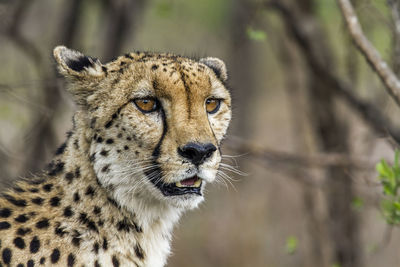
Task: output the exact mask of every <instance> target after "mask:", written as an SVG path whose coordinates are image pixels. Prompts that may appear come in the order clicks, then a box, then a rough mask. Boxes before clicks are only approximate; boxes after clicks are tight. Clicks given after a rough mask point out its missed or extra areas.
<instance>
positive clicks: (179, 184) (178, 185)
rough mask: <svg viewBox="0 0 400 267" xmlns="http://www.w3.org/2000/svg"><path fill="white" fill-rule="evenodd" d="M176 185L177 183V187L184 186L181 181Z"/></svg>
mask: <svg viewBox="0 0 400 267" xmlns="http://www.w3.org/2000/svg"><path fill="white" fill-rule="evenodd" d="M175 185H176V186H177V187H184V186H183V184H181V182H176V183H175Z"/></svg>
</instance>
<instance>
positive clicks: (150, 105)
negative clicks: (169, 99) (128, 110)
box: [133, 98, 158, 113]
mask: <svg viewBox="0 0 400 267" xmlns="http://www.w3.org/2000/svg"><path fill="white" fill-rule="evenodd" d="M133 103H135V105H136V107H137V108H138V109H139V110H140V111H141V112H143V113H149V112H153V111H156V110H157V109H158V102H157V100H156V99H154V98H139V99H135V100H133Z"/></svg>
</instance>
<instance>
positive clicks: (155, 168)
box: [54, 46, 231, 209]
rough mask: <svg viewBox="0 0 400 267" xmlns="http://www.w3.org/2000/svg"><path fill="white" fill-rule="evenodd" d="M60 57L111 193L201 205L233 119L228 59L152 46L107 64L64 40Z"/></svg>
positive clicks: (128, 199)
mask: <svg viewBox="0 0 400 267" xmlns="http://www.w3.org/2000/svg"><path fill="white" fill-rule="evenodd" d="M54 56H55V58H56V61H57V63H58V67H59V70H60V73H61V74H63V75H64V76H65V77H66V78H67V80H68V81H69V91H70V92H71V93H72V95H73V97H74V100H75V102H76V103H77V105H78V107H79V110H78V111H77V113H76V115H75V120H76V121H78V122H77V123H76V124H77V125H78V126H76V127H77V128H79V127H81V131H82V132H84V136H85V138H86V139H87V141H88V142H87V144H88V148H87V151H88V157H90V159H91V161H92V166H93V169H94V173H95V174H96V176H97V179H98V183H99V184H101V185H102V186H103V187H104V188H105V189H106V190H107V192H108V193H109V195H110V196H111V197H112V198H113V199H114V200H116V201H117V202H118V204H119V205H121V206H124V207H126V208H127V209H129V208H130V206H132V205H133V202H141V201H142V202H141V203H143V201H147V202H149V201H150V202H159V203H164V204H167V205H172V206H175V207H178V208H182V209H188V208H193V207H196V206H197V205H198V204H199V203H200V202H201V201H202V200H203V193H204V187H205V185H206V183H211V182H213V181H214V180H215V179H216V175H217V172H218V168H219V164H220V161H221V152H220V149H219V147H220V144H221V140H222V139H223V137H224V135H225V133H226V131H227V128H228V125H229V122H230V119H231V108H230V107H231V98H230V95H229V92H228V90H227V89H226V87H225V82H226V80H227V71H226V68H225V64H224V63H223V62H222V61H221V60H219V59H217V58H203V59H200V60H199V61H194V60H191V59H188V58H185V57H179V56H175V55H171V54H153V53H131V54H126V55H125V56H121V57H119V58H118V59H116V60H114V61H112V62H109V63H107V64H101V63H100V62H99V61H98V60H97V59H95V58H92V57H88V56H85V55H83V54H81V53H80V52H77V51H74V50H70V49H68V48H66V47H62V46H59V47H56V48H55V50H54ZM79 125H81V126H79ZM77 130H79V129H77ZM136 204H137V203H136ZM136 206H137V205H136Z"/></svg>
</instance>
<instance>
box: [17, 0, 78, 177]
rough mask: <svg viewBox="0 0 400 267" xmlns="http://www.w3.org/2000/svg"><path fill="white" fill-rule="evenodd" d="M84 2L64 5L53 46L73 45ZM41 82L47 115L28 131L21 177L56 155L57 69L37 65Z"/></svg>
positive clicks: (75, 0) (37, 116) (58, 103)
mask: <svg viewBox="0 0 400 267" xmlns="http://www.w3.org/2000/svg"><path fill="white" fill-rule="evenodd" d="M82 3H83V1H82V0H72V1H65V2H64V5H65V9H64V10H65V12H64V15H63V17H61V18H60V21H59V25H60V31H58V35H57V36H55V38H54V40H53V42H52V43H53V44H65V45H67V46H73V45H74V37H75V35H76V31H77V29H78V28H79V22H80V15H81V6H82ZM37 68H38V70H39V75H40V78H39V79H40V80H41V81H42V88H43V100H42V103H41V105H42V106H43V107H45V108H46V109H47V114H37V115H36V118H34V119H33V122H32V124H31V126H30V127H29V129H30V130H29V131H28V136H29V138H28V140H27V142H29V143H30V144H31V145H30V146H29V150H28V151H27V153H28V155H27V156H26V157H25V158H26V162H25V164H24V166H23V169H22V172H23V173H22V175H23V176H24V175H27V174H30V173H37V172H38V171H40V170H41V169H43V166H44V164H45V162H46V161H47V160H48V159H49V158H50V157H51V155H52V154H53V153H54V151H55V146H56V136H55V132H54V129H53V124H54V119H55V113H56V110H57V109H59V108H60V107H61V105H60V104H61V95H60V92H59V86H58V83H57V74H56V73H55V70H54V69H49V66H45V65H44V64H39V65H37Z"/></svg>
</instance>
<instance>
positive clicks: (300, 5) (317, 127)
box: [269, 0, 361, 267]
mask: <svg viewBox="0 0 400 267" xmlns="http://www.w3.org/2000/svg"><path fill="white" fill-rule="evenodd" d="M269 3H270V6H272V7H274V8H276V9H277V10H278V11H280V15H281V16H282V19H283V20H284V22H285V24H286V26H287V28H288V30H289V36H290V37H292V38H293V40H294V41H295V43H296V44H297V45H298V47H299V48H300V52H301V54H302V56H303V57H304V59H305V62H306V63H307V64H308V67H309V68H308V70H307V71H306V75H308V82H309V91H308V98H309V100H308V103H309V106H310V110H311V124H312V128H313V131H314V136H315V139H316V142H317V145H318V147H319V150H321V151H324V152H327V153H343V154H348V153H350V149H349V144H348V139H349V134H348V123H347V122H346V120H345V119H344V118H342V117H341V114H340V112H339V110H338V106H337V105H336V103H335V102H336V101H335V100H336V99H335V98H336V97H335V96H336V95H335V91H337V90H335V86H336V85H335V84H334V83H332V82H331V81H330V80H329V77H327V76H326V75H321V72H320V70H319V66H324V67H326V68H328V69H334V67H335V66H334V65H335V64H334V62H333V52H332V50H331V49H330V47H329V45H328V43H327V40H328V39H327V36H326V35H325V34H324V32H323V31H322V30H321V28H319V23H318V21H317V19H316V16H317V14H316V12H315V10H314V8H315V6H316V5H315V1H314V0H299V1H295V2H291V3H292V4H291V5H287V4H284V2H283V1H278V0H275V1H271V2H269ZM349 172H350V170H344V169H343V168H342V167H330V168H328V169H327V170H326V180H325V181H326V184H325V187H324V196H325V199H326V205H327V216H328V218H327V225H326V227H328V230H327V231H328V235H329V239H330V240H331V244H330V245H331V251H332V260H331V262H330V263H328V266H330V265H332V264H338V265H339V266H341V267H357V266H361V257H360V244H359V227H358V220H357V217H356V214H355V213H354V212H353V210H352V207H351V203H352V200H353V198H354V192H353V190H354V189H353V183H352V180H351V178H350V177H349V175H348V173H349ZM305 197H306V198H305V199H306V202H307V201H308V202H309V201H310V200H309V199H308V200H307V198H309V197H310V196H307V195H305Z"/></svg>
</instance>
